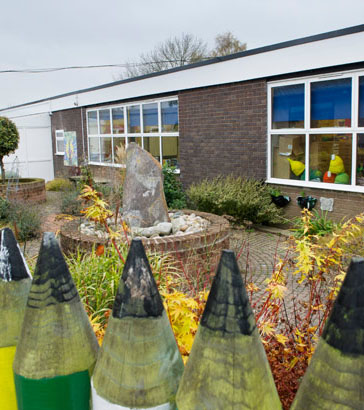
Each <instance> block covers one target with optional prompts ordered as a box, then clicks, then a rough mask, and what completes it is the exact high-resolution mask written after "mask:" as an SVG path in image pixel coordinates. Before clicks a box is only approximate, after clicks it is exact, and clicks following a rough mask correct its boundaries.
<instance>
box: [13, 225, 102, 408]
mask: <svg viewBox="0 0 364 410" xmlns="http://www.w3.org/2000/svg"><path fill="white" fill-rule="evenodd" d="M97 351H98V344H97V340H96V337H95V335H94V333H93V330H92V328H91V325H90V323H89V320H88V317H87V314H86V312H85V310H84V308H83V306H82V303H81V300H80V297H79V295H78V293H77V289H76V287H75V285H74V283H73V280H72V277H71V275H70V273H69V271H68V268H67V265H66V263H65V261H64V259H63V255H62V253H61V250H60V248H59V246H58V243H57V241H56V239H55V237H54V234H53V233H45V234H44V235H43V239H42V244H41V248H40V252H39V256H38V260H37V265H36V268H35V272H34V278H33V283H32V286H31V288H30V292H29V298H28V302H27V307H26V311H25V316H24V322H23V326H22V331H21V336H20V341H19V343H18V346H17V350H16V354H15V359H14V366H13V369H14V378H15V387H16V396H17V401H18V407H19V410H89V407H90V372H91V371H92V369H93V367H94V364H95V361H96V354H97Z"/></svg>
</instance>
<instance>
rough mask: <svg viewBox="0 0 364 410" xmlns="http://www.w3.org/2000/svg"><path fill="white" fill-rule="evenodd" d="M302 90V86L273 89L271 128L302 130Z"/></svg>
mask: <svg viewBox="0 0 364 410" xmlns="http://www.w3.org/2000/svg"><path fill="white" fill-rule="evenodd" d="M304 89H305V86H304V84H297V85H287V86H284V87H275V88H273V90H272V107H273V108H272V127H273V128H303V121H304V104H305V94H304Z"/></svg>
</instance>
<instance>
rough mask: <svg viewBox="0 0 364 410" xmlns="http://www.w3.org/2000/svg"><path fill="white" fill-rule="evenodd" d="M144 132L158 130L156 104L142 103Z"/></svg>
mask: <svg viewBox="0 0 364 410" xmlns="http://www.w3.org/2000/svg"><path fill="white" fill-rule="evenodd" d="M143 128H144V132H158V131H159V130H158V104H157V103H153V104H143Z"/></svg>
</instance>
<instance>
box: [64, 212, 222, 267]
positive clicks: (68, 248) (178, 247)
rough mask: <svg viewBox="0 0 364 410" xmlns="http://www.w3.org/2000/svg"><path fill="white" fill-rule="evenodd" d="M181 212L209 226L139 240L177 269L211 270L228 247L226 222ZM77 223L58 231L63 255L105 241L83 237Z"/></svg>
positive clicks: (206, 214) (211, 215)
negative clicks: (171, 262) (174, 264)
mask: <svg viewBox="0 0 364 410" xmlns="http://www.w3.org/2000/svg"><path fill="white" fill-rule="evenodd" d="M184 213H186V214H191V213H194V214H196V215H198V216H201V217H202V218H204V219H207V220H208V221H209V222H210V225H209V226H208V227H207V228H206V229H205V230H203V231H201V232H197V233H191V234H185V235H183V236H173V235H169V236H164V237H160V238H148V239H147V238H146V239H142V241H143V245H144V247H145V249H146V250H147V251H149V252H158V253H161V254H164V255H166V254H168V255H170V256H171V258H172V259H173V260H174V261H175V263H176V266H177V267H178V266H181V267H182V266H183V269H185V270H186V271H188V272H192V271H195V270H196V269H198V268H199V267H200V268H203V269H205V268H209V269H212V271H214V270H215V267H216V265H217V263H218V260H219V258H220V253H221V250H222V249H228V248H229V222H228V221H227V220H226V219H225V218H223V217H221V216H217V215H213V214H209V213H206V212H196V211H191V210H184ZM80 223H81V221H80V220H74V221H70V222H68V223H66V224H65V225H63V227H62V228H61V232H60V242H61V246H62V250H63V252H65V253H66V254H70V253H73V252H76V251H78V250H80V251H84V252H88V251H91V250H92V248H93V247H95V246H97V245H104V244H106V242H107V240H105V239H102V238H98V237H96V236H89V235H83V234H82V233H81V232H80V229H79V226H80Z"/></svg>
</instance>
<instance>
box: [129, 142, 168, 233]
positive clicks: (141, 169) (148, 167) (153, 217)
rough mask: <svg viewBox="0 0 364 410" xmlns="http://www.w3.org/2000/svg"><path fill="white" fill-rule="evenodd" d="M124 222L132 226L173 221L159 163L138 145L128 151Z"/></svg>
mask: <svg viewBox="0 0 364 410" xmlns="http://www.w3.org/2000/svg"><path fill="white" fill-rule="evenodd" d="M123 219H124V221H125V222H126V223H127V224H128V225H129V227H131V228H133V227H138V228H145V227H149V226H153V225H155V224H157V223H160V222H170V220H169V216H168V208H167V203H166V199H165V196H164V191H163V174H162V167H161V165H160V163H159V162H158V161H157V160H156V159H154V158H153V156H152V155H150V154H149V152H147V151H145V150H143V149H142V148H141V147H139V146H138V145H137V144H135V143H130V144H129V145H128V148H127V150H126V176H125V182H124V189H123Z"/></svg>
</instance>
